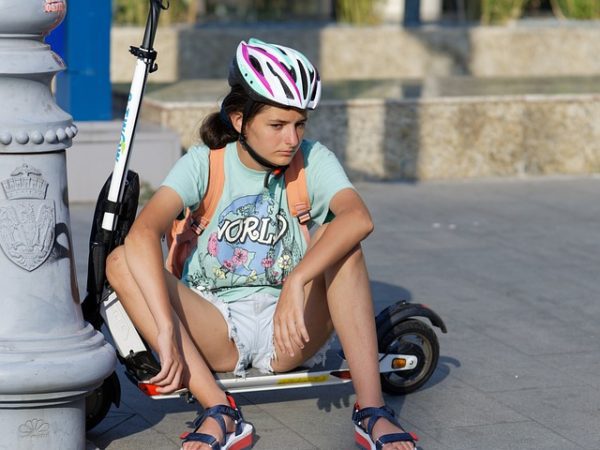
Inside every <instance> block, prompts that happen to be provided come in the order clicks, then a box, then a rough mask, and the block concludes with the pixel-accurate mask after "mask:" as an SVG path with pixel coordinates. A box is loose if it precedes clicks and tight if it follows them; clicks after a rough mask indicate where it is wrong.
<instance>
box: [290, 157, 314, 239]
mask: <svg viewBox="0 0 600 450" xmlns="http://www.w3.org/2000/svg"><path fill="white" fill-rule="evenodd" d="M285 189H286V193H287V201H288V207H289V208H290V212H291V213H292V215H293V216H294V217H296V218H297V219H298V222H300V229H301V230H302V234H303V235H304V238H305V239H306V242H307V243H308V241H309V240H310V234H309V233H308V226H307V223H308V222H309V221H310V219H311V216H310V199H309V197H308V188H307V185H306V173H305V170H304V155H303V153H302V149H301V148H300V149H299V150H298V151H297V152H296V154H295V155H294V158H292V162H291V163H290V165H289V167H288V168H287V169H286V171H285Z"/></svg>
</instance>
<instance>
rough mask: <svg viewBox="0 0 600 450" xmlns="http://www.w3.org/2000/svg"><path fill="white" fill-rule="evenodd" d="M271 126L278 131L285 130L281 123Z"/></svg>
mask: <svg viewBox="0 0 600 450" xmlns="http://www.w3.org/2000/svg"><path fill="white" fill-rule="evenodd" d="M271 126H272V127H273V128H274V129H276V130H281V129H282V128H283V125H281V124H280V123H273V124H271Z"/></svg>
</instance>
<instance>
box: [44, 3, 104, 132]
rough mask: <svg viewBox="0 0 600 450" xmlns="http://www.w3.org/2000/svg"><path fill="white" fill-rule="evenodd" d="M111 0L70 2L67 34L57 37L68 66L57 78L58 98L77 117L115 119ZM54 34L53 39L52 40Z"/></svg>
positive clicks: (84, 118) (60, 103)
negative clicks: (112, 76) (113, 113)
mask: <svg viewBox="0 0 600 450" xmlns="http://www.w3.org/2000/svg"><path fill="white" fill-rule="evenodd" d="M111 15H112V7H111V1H110V0H103V1H97V0H77V1H74V2H70V3H69V8H68V11H67V17H66V19H65V22H64V30H62V33H63V36H60V33H61V30H59V31H58V36H57V37H56V40H57V41H58V42H59V46H58V48H57V50H59V53H60V42H61V38H62V42H63V44H64V46H63V49H62V50H63V53H62V54H61V56H62V57H63V59H64V60H65V62H66V64H67V70H66V71H65V72H63V73H61V74H60V75H59V76H58V77H57V80H56V100H57V103H58V104H59V105H60V106H61V108H63V109H64V110H66V111H68V112H69V113H70V114H71V115H72V116H73V119H75V120H76V121H84V120H111V119H112V118H113V117H112V99H111V95H112V93H111V84H110V26H111ZM52 39H53V38H52V37H50V40H51V42H52Z"/></svg>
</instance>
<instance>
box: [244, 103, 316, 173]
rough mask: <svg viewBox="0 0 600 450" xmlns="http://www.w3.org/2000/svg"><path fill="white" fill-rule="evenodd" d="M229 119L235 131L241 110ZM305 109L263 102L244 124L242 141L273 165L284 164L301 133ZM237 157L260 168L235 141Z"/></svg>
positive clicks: (291, 153)
mask: <svg viewBox="0 0 600 450" xmlns="http://www.w3.org/2000/svg"><path fill="white" fill-rule="evenodd" d="M232 123H233V125H234V127H235V128H236V129H237V130H238V131H239V130H240V129H241V126H242V114H241V113H238V114H233V115H232ZM305 125H306V112H305V111H300V110H297V109H284V108H278V107H276V106H265V107H264V108H262V109H261V110H260V111H259V112H258V113H257V114H256V115H255V116H254V117H253V118H252V119H250V121H249V122H248V123H247V124H246V142H248V145H250V147H252V148H253V149H254V151H255V152H256V153H258V154H259V155H260V156H262V157H263V158H265V159H266V160H267V161H269V162H271V163H272V164H275V165H277V166H287V165H288V164H289V163H290V162H291V161H292V158H293V157H294V154H295V153H296V151H297V150H298V147H299V146H300V143H301V142H302V138H303V137H304V127H305ZM238 154H239V155H240V160H241V161H242V163H244V164H245V165H246V166H248V167H250V168H251V169H256V170H263V169H264V167H262V166H261V165H260V164H258V163H257V162H256V161H254V159H253V158H252V157H251V156H250V155H249V154H248V152H247V151H245V150H244V149H243V148H242V147H241V145H240V143H239V142H238Z"/></svg>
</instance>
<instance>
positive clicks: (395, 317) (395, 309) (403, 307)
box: [375, 300, 448, 333]
mask: <svg viewBox="0 0 600 450" xmlns="http://www.w3.org/2000/svg"><path fill="white" fill-rule="evenodd" d="M413 317H425V318H427V319H429V321H430V322H431V323H432V324H433V325H434V326H436V327H438V328H439V329H440V330H441V331H442V333H447V332H448V329H447V328H446V324H445V323H444V321H443V320H442V318H441V317H440V316H439V315H438V314H437V313H436V312H435V311H433V310H432V309H431V308H429V307H428V306H427V305H423V304H420V303H408V302H406V301H404V300H402V301H399V302H398V303H396V304H394V305H392V306H389V307H388V308H386V309H384V310H383V311H381V312H380V313H379V314H378V315H377V317H376V318H375V323H376V326H377V329H380V328H381V327H386V328H387V327H389V328H391V327H392V326H394V325H396V324H398V323H400V322H402V321H404V320H407V319H410V318H413Z"/></svg>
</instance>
